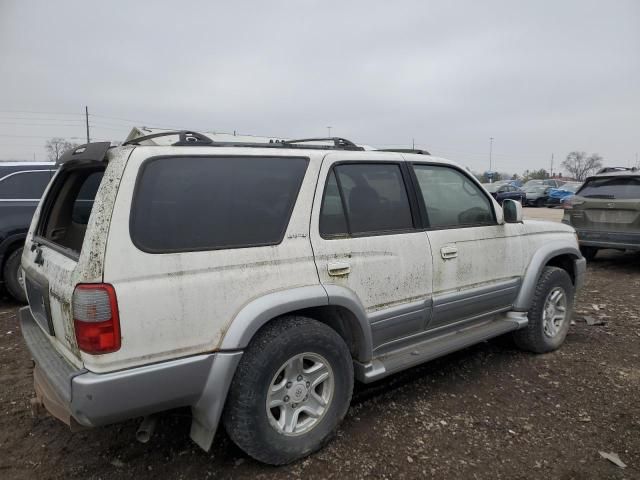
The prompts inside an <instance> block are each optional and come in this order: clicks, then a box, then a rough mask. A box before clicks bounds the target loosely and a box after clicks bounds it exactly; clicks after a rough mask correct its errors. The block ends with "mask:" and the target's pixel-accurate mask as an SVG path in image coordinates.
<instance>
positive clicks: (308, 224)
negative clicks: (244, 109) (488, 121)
mask: <svg viewBox="0 0 640 480" xmlns="http://www.w3.org/2000/svg"><path fill="white" fill-rule="evenodd" d="M162 135H165V136H170V137H173V138H175V139H177V141H176V142H175V143H173V145H167V146H143V145H140V144H143V143H145V142H146V141H147V140H148V139H149V137H148V136H147V137H140V138H135V139H132V140H129V141H127V142H125V143H124V144H123V145H122V146H120V147H114V148H109V145H108V144H104V143H94V144H88V145H84V146H82V147H79V148H78V149H76V150H74V151H72V152H69V153H68V154H65V156H64V158H63V161H62V166H61V168H60V170H59V172H58V173H57V175H56V176H55V178H54V180H53V181H52V183H51V185H50V187H49V189H48V191H47V193H46V194H45V196H44V198H43V200H42V201H41V203H40V206H39V207H38V210H37V211H36V214H35V215H34V218H33V222H32V224H31V228H30V230H29V234H28V237H27V242H26V248H25V249H24V254H23V258H22V267H23V269H24V272H25V285H26V291H27V296H28V298H29V307H25V308H23V309H21V310H20V319H21V326H22V327H21V329H22V333H23V335H24V338H25V340H26V343H27V345H28V347H29V350H30V352H31V355H32V357H33V358H34V360H35V371H34V383H35V391H36V395H37V400H36V401H35V402H34V403H36V404H37V403H38V402H41V403H42V404H43V405H44V406H45V407H46V408H47V409H48V410H49V412H50V413H51V414H52V415H54V416H56V417H58V418H59V419H61V420H62V421H64V422H66V423H68V424H72V425H74V426H77V425H78V424H79V425H82V426H85V427H94V426H98V425H105V424H109V423H114V422H119V421H122V420H125V419H129V418H134V417H142V416H144V417H145V420H144V421H143V423H142V424H141V428H142V429H146V428H147V427H148V426H149V425H152V423H153V420H152V419H153V417H152V416H150V415H152V414H154V413H156V412H159V411H163V410H167V409H171V408H174V407H184V406H189V407H191V412H192V424H191V438H192V439H193V440H194V441H195V442H196V443H197V444H198V445H199V446H200V447H202V448H203V449H205V450H208V449H209V448H210V447H211V443H212V441H213V438H214V434H215V432H216V429H217V427H218V423H219V421H221V422H222V424H223V425H224V427H225V428H226V431H227V432H228V434H229V437H230V438H231V439H232V440H233V441H234V442H235V443H236V444H237V445H238V446H239V447H240V448H241V449H243V450H244V451H245V452H246V453H247V454H249V455H251V456H252V457H254V458H256V459H257V460H259V461H261V462H265V463H269V464H284V463H288V462H291V461H294V460H296V459H298V458H301V457H304V456H306V455H309V454H310V453H312V452H313V451H315V450H317V449H319V448H320V447H321V446H322V445H324V444H326V442H327V441H328V439H329V438H330V437H331V436H332V435H333V434H334V433H335V431H336V429H337V427H338V425H339V424H340V422H341V420H342V419H343V417H344V416H345V414H346V412H347V409H348V407H349V403H350V399H351V394H352V390H353V386H354V378H355V379H356V380H358V381H360V382H365V383H368V382H373V381H375V380H378V379H381V378H383V377H386V376H388V375H392V374H394V373H396V372H399V371H401V370H404V369H407V368H410V367H412V366H415V365H417V364H420V363H422V362H425V361H428V360H431V359H433V358H436V357H439V356H441V355H445V354H447V353H449V352H452V351H455V350H458V349H461V348H465V347H467V346H469V345H472V344H474V343H477V342H482V341H484V340H486V339H488V338H491V337H495V336H498V335H502V334H505V333H510V332H512V333H513V334H514V338H515V341H516V343H517V344H518V345H519V346H520V347H521V348H523V349H525V350H529V351H533V352H549V351H552V350H555V349H557V348H559V347H560V345H561V344H562V343H563V341H564V339H565V336H566V334H567V330H568V328H569V324H570V322H571V312H572V307H573V299H574V293H575V291H576V289H578V288H579V287H580V286H581V285H582V283H583V278H584V273H585V260H584V259H583V258H582V256H581V255H580V251H579V247H578V243H577V240H576V237H575V232H574V230H573V228H571V227H569V226H567V225H564V224H562V223H548V222H529V221H523V219H522V206H521V205H520V204H519V203H517V202H514V201H511V200H505V201H504V205H503V208H500V206H499V205H498V204H497V203H496V201H495V200H494V199H493V198H492V197H491V196H490V195H489V194H488V193H487V191H486V190H485V189H484V188H482V186H481V185H480V183H478V181H477V180H476V179H475V178H474V177H473V176H472V175H471V174H470V172H468V171H467V170H466V169H465V168H463V167H460V166H458V165H456V164H454V163H452V162H449V161H447V160H444V159H441V158H435V157H432V156H429V155H426V154H424V155H423V154H410V153H399V152H382V151H365V150H364V149H362V148H361V147H359V146H357V145H355V144H354V143H352V142H350V141H348V140H344V139H338V138H332V139H311V140H291V141H281V142H274V143H268V144H256V143H229V142H226V143H218V142H214V141H212V140H211V139H210V138H208V137H206V136H205V135H202V134H198V133H193V132H166V133H164V134H162ZM323 142H324V143H323ZM92 178H93V179H95V178H100V179H101V182H95V183H94V184H99V185H98V187H97V189H96V190H94V191H92V192H90V193H91V194H93V195H94V197H93V199H94V202H95V203H93V205H94V207H93V209H92V210H91V213H90V215H89V217H88V220H87V221H86V223H84V224H80V223H78V222H76V221H74V220H73V218H74V212H75V210H76V208H77V207H78V201H77V199H78V194H77V192H79V191H82V190H83V189H84V188H85V185H87V182H89V181H91V179H92ZM86 196H87V197H90V196H91V195H86ZM98 207H99V208H98ZM470 227H471V228H470ZM436 272H437V273H436ZM146 431H147V432H148V430H146Z"/></svg>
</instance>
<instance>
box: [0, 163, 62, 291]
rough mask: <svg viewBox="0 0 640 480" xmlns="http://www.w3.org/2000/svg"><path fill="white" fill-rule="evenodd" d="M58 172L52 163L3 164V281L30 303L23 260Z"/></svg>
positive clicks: (0, 235)
mask: <svg viewBox="0 0 640 480" xmlns="http://www.w3.org/2000/svg"><path fill="white" fill-rule="evenodd" d="M55 171H56V165H55V163H52V162H0V274H1V275H0V279H1V281H2V283H4V286H5V288H6V289H7V292H8V293H9V294H10V295H11V296H12V297H13V298H15V299H16V300H18V301H20V302H26V301H27V299H26V296H25V293H24V289H23V288H22V274H21V270H20V258H21V257H22V246H23V245H24V239H25V238H26V236H27V231H28V230H29V225H30V224H31V218H32V217H33V213H34V212H35V210H36V207H37V206H38V203H39V202H40V197H42V193H43V192H44V190H45V188H46V187H47V185H48V184H49V180H51V177H52V176H53V174H54V173H55Z"/></svg>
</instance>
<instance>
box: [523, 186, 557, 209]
mask: <svg viewBox="0 0 640 480" xmlns="http://www.w3.org/2000/svg"><path fill="white" fill-rule="evenodd" d="M551 189H552V187H550V186H549V185H530V186H528V187H525V190H524V193H525V194H526V200H525V203H524V204H525V205H528V206H533V207H544V206H545V204H546V203H547V199H548V198H549V191H550V190H551Z"/></svg>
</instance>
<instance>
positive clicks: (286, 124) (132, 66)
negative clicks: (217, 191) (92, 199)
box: [0, 0, 640, 172]
mask: <svg viewBox="0 0 640 480" xmlns="http://www.w3.org/2000/svg"><path fill="white" fill-rule="evenodd" d="M0 58H2V62H1V64H0V78H1V80H0V159H19V158H23V159H31V158H33V155H34V154H35V156H36V158H38V159H41V158H43V157H44V150H43V148H42V146H43V144H44V141H45V139H46V138H49V137H52V136H64V137H77V138H79V139H82V138H83V136H84V127H83V125H82V122H81V121H82V116H81V113H82V111H83V108H84V105H85V104H86V105H89V108H90V112H91V113H93V114H95V116H92V117H91V123H92V136H94V137H95V138H100V139H114V140H121V139H123V138H124V137H125V135H126V133H127V132H128V129H129V127H130V126H132V125H134V124H147V125H156V126H176V127H189V128H194V129H206V130H216V131H232V130H237V131H239V132H242V133H253V134H265V135H279V136H288V137H295V136H308V135H323V134H325V133H326V126H327V125H331V126H332V127H333V129H332V133H335V134H336V135H342V136H346V137H348V138H351V139H353V140H354V141H357V142H362V143H369V144H374V145H385V146H390V145H404V146H407V145H410V144H411V141H412V138H414V139H415V141H416V143H417V144H418V145H420V146H422V147H425V148H427V149H429V150H432V151H433V152H434V153H436V154H438V155H441V156H446V157H449V158H452V159H454V160H457V161H459V162H461V163H463V164H466V165H469V166H470V167H471V168H474V169H477V170H481V169H483V168H486V167H487V166H488V139H489V137H490V136H492V137H494V138H495V143H494V153H495V155H494V164H495V165H496V167H497V169H499V170H503V171H518V172H521V171H523V170H524V169H526V168H541V167H548V165H549V159H550V156H551V153H555V157H556V159H557V163H556V165H557V164H558V162H559V160H560V159H561V158H563V157H564V156H565V155H566V154H567V153H568V152H569V151H570V150H574V149H581V150H587V151H594V152H599V153H600V154H602V155H603V156H604V157H605V160H606V162H607V163H608V164H616V165H627V164H628V163H630V162H633V161H634V160H635V157H634V156H635V153H636V152H638V151H639V150H640V144H639V140H638V139H639V135H638V133H639V132H638V129H639V125H640V113H639V112H640V3H639V2H637V1H635V0H629V1H622V0H619V1H615V2H601V1H585V0H576V1H562V2H560V1H536V2H512V1H504V2H498V1H485V2H476V1H466V2H462V1H460V2H425V1H414V2H373V1H367V2H365V1H363V2H332V1H323V2H320V1H308V2H293V1H290V2H285V1H272V2H257V1H256V2H248V1H247V2H240V1H239V2H227V4H223V3H222V2H204V1H203V2H186V1H185V2H178V3H176V2H159V1H154V2H124V1H110V2H86V1H74V2H70V1H59V2H46V1H30V2H19V1H17V0H15V1H11V0H0ZM24 111H27V112H50V113H47V114H44V113H40V114H23V113H12V112H24ZM74 112H77V113H75V114H74V115H60V114H61V113H74ZM131 120H133V122H132V121H131ZM17 124H19V125H17Z"/></svg>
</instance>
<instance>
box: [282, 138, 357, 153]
mask: <svg viewBox="0 0 640 480" xmlns="http://www.w3.org/2000/svg"><path fill="white" fill-rule="evenodd" d="M309 142H333V147H334V148H338V149H340V150H364V148H362V147H359V146H358V145H356V144H355V143H353V142H352V141H351V140H347V139H346V138H342V137H315V138H299V139H296V140H281V141H280V142H274V143H281V144H283V145H286V146H291V145H294V144H300V143H309ZM316 146H317V147H320V148H326V145H314V147H316Z"/></svg>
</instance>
